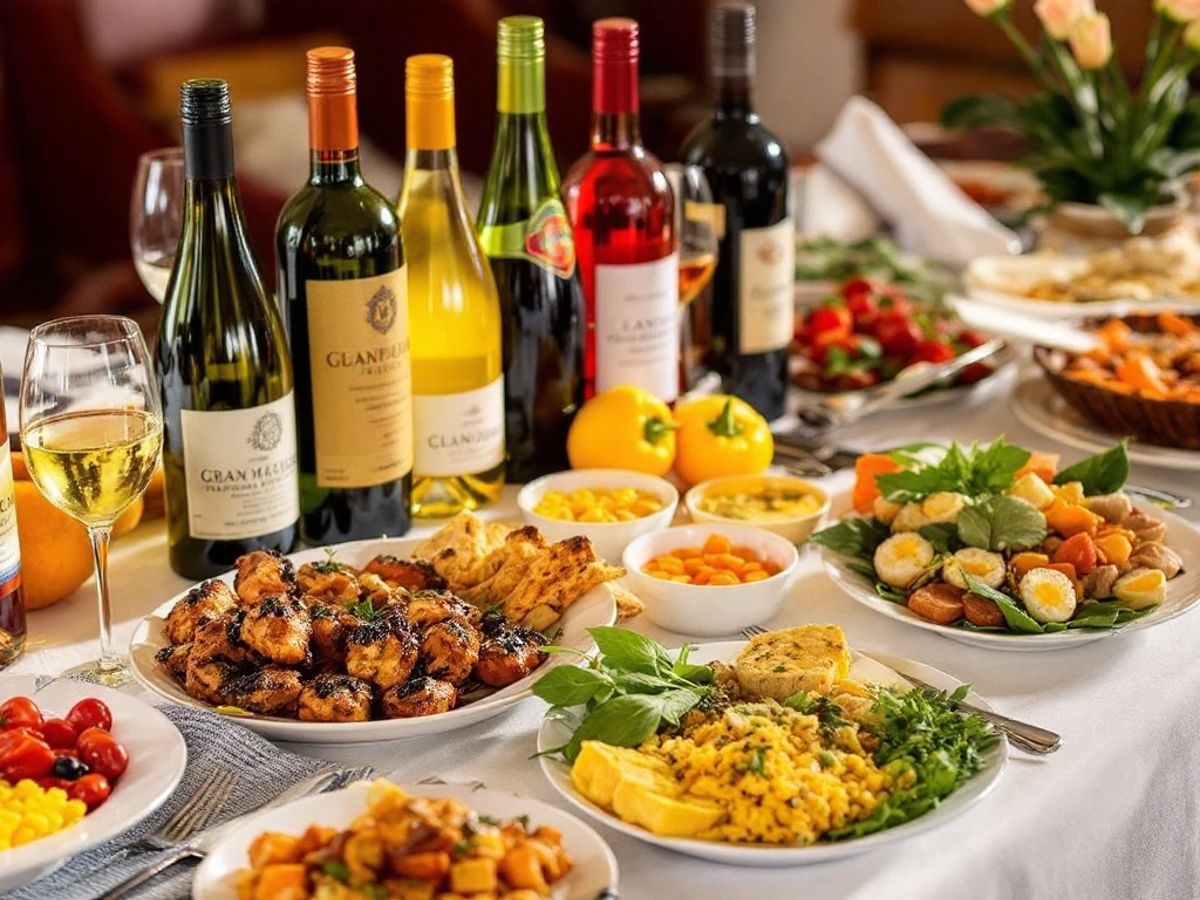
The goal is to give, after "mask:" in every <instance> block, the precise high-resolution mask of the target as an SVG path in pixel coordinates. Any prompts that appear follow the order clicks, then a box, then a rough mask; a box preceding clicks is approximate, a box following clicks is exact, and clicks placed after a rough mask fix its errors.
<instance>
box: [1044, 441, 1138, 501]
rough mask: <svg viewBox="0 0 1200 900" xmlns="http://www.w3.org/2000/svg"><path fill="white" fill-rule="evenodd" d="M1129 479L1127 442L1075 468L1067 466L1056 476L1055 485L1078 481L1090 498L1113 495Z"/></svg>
mask: <svg viewBox="0 0 1200 900" xmlns="http://www.w3.org/2000/svg"><path fill="white" fill-rule="evenodd" d="M1127 478H1129V454H1128V453H1127V452H1126V449H1125V441H1121V443H1119V444H1117V445H1116V446H1115V447H1112V448H1110V449H1108V450H1105V451H1104V452H1103V453H1097V454H1096V455H1095V456H1089V457H1087V458H1086V459H1081V460H1080V461H1079V462H1077V463H1075V464H1074V465H1073V466H1067V467H1066V468H1065V469H1063V470H1062V471H1061V472H1059V473H1058V474H1057V475H1055V476H1054V483H1055V484H1068V483H1070V482H1072V481H1078V482H1080V483H1081V484H1082V485H1083V493H1084V495H1085V496H1088V497H1095V496H1098V495H1100V494H1112V493H1115V492H1117V491H1119V490H1120V489H1121V488H1122V487H1124V486H1125V481H1126V479H1127Z"/></svg>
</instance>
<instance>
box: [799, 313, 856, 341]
mask: <svg viewBox="0 0 1200 900" xmlns="http://www.w3.org/2000/svg"><path fill="white" fill-rule="evenodd" d="M853 327H854V317H853V316H852V315H850V310H848V309H846V307H844V306H818V307H817V308H816V309H814V310H813V311H812V312H811V313H809V316H808V333H809V335H810V336H811V337H812V338H813V339H814V340H815V339H816V338H817V336H818V335H822V334H826V333H828V332H833V333H836V334H842V335H845V334H849V333H850V332H851V330H852V329H853Z"/></svg>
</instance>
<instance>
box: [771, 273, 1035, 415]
mask: <svg viewBox="0 0 1200 900" xmlns="http://www.w3.org/2000/svg"><path fill="white" fill-rule="evenodd" d="M988 339H989V338H988V335H984V334H980V333H979V332H977V331H972V330H971V329H969V328H967V327H966V326H965V325H964V324H963V323H962V322H960V321H959V320H958V319H957V318H955V316H954V314H953V312H952V311H951V310H950V309H949V308H948V307H946V306H945V305H943V304H941V303H938V302H935V301H929V300H921V299H916V298H913V297H910V296H908V295H907V294H906V293H905V292H904V290H903V288H901V287H899V286H897V285H893V284H887V283H885V282H879V281H871V280H868V279H866V278H852V279H850V280H848V281H846V282H844V283H843V284H841V285H840V286H839V287H838V288H837V289H836V291H835V292H834V293H831V294H830V295H829V296H827V297H826V298H825V299H824V300H822V301H821V302H819V303H818V304H817V305H815V306H813V307H812V308H810V309H809V310H808V311H807V313H806V314H805V315H803V316H801V317H799V318H798V319H797V324H796V334H795V339H794V341H793V344H792V359H791V369H790V371H791V378H792V383H793V384H795V385H796V386H797V387H798V388H800V389H801V390H802V391H810V392H815V393H821V394H829V393H840V392H845V391H860V390H865V389H867V388H870V387H873V386H875V385H877V384H879V383H881V382H884V381H890V380H891V379H893V378H895V377H896V375H897V374H899V373H900V371H901V370H903V369H905V368H906V367H908V366H911V365H914V364H916V363H920V362H929V363H941V362H948V361H950V360H952V359H954V358H955V357H956V356H958V355H959V354H961V353H965V352H966V351H967V350H970V349H971V348H973V347H978V346H979V345H980V344H982V343H984V342H985V341H987V340H988ZM1012 358H1013V354H1012V353H1011V351H1010V350H1008V348H1005V350H1004V351H1002V352H1001V353H999V354H996V355H995V356H994V357H993V358H992V359H989V360H985V361H983V362H977V363H974V364H972V365H969V366H967V367H966V368H964V369H963V370H962V371H961V372H959V373H958V375H957V376H956V377H955V378H954V379H953V380H952V381H951V382H950V383H948V384H945V385H938V386H936V387H934V388H930V389H928V390H927V391H926V392H923V393H922V394H921V395H918V397H917V398H906V399H905V402H911V401H914V400H917V399H924V398H925V397H926V396H928V397H929V398H930V400H931V401H932V400H933V398H935V397H936V398H937V399H938V400H941V399H950V398H951V397H954V396H959V395H961V393H963V392H964V391H965V390H969V389H971V388H972V387H974V385H976V384H978V383H980V382H981V381H984V380H986V379H988V378H990V377H991V376H993V375H994V374H996V372H997V371H998V370H999V369H1000V368H1002V367H1003V366H1004V365H1006V364H1007V362H1008V361H1010V360H1011V359H1012ZM955 388H960V389H962V390H954V389H955Z"/></svg>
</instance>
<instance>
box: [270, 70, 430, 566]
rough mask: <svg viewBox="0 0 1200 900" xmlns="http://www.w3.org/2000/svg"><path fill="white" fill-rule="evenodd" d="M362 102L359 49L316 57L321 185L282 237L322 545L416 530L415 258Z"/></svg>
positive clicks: (311, 106) (295, 206)
mask: <svg viewBox="0 0 1200 900" xmlns="http://www.w3.org/2000/svg"><path fill="white" fill-rule="evenodd" d="M355 92H356V77H355V70H354V51H352V50H349V49H347V48H345V47H318V48H316V49H314V50H310V51H308V55H307V93H308V116H309V119H308V136H309V149H310V159H311V165H310V169H309V179H308V183H307V184H305V185H304V187H302V188H301V189H300V190H299V191H297V192H296V194H295V195H294V196H293V197H292V198H291V200H289V201H288V203H287V205H286V206H284V208H283V212H282V213H280V216H279V225H278V228H277V229H276V236H275V240H276V248H275V249H276V258H277V260H278V263H279V282H278V283H279V297H280V306H281V307H282V308H283V310H284V315H285V319H286V323H287V329H288V337H289V339H290V342H291V349H292V358H293V360H294V363H295V369H296V422H297V431H298V439H299V441H298V448H297V449H298V451H299V458H300V510H301V526H302V528H301V530H302V532H303V535H304V539H305V541H307V542H308V543H309V544H327V543H331V542H337V541H349V540H357V539H360V538H369V537H379V536H380V535H383V534H388V535H400V534H404V533H405V532H406V531H408V527H409V523H410V521H411V518H410V514H409V501H410V498H411V492H412V467H413V437H412V368H411V361H410V359H409V346H408V280H407V277H406V272H405V268H404V249H403V246H402V244H401V240H400V222H399V219H398V218H397V216H396V211H395V209H394V208H393V207H392V205H391V203H390V202H389V201H388V199H387V198H386V197H384V196H383V194H381V193H379V192H378V191H377V190H375V188H373V187H371V186H370V185H369V184H367V183H366V182H364V181H363V177H362V174H361V172H360V171H359V164H358V117H357V110H356V107H355Z"/></svg>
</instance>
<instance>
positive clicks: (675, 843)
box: [538, 641, 1008, 867]
mask: <svg viewBox="0 0 1200 900" xmlns="http://www.w3.org/2000/svg"><path fill="white" fill-rule="evenodd" d="M745 645H746V642H745V641H721V642H717V643H709V644H695V645H693V647H692V651H691V654H690V656H689V657H688V660H689V661H690V662H694V663H708V662H713V661H715V660H726V661H732V660H733V659H734V658H735V657H736V656H737V654H738V652H739V651H740V650H741V649H742V647H744V646H745ZM852 652H853V665H852V666H851V669H850V674H851V676H852V677H855V678H860V679H862V680H864V681H868V682H873V683H877V684H894V685H897V686H900V687H907V686H908V682H906V681H904V679H903V678H901V677H900V676H898V675H897V674H896V670H899V671H906V672H908V673H909V674H910V675H912V676H914V677H915V678H920V679H921V680H922V681H925V682H928V683H929V684H931V685H933V686H934V687H937V688H941V689H942V690H947V691H949V690H953V689H955V688H957V687H958V686H959V685H961V684H962V683H963V682H962V681H960V680H959V679H957V678H955V677H953V676H952V675H947V674H946V673H945V672H942V671H939V670H938V669H935V668H933V667H931V666H926V665H923V664H922V663H918V662H913V661H912V660H909V659H904V658H902V657H899V656H891V655H890V654H887V653H878V652H876V651H874V650H864V651H857V650H855V651H852ZM672 655H674V654H673V653H672ZM966 699H967V700H968V701H969V702H971V703H973V704H975V705H976V706H978V707H980V708H981V709H987V710H990V709H991V707H990V706H988V704H987V702H986V701H985V700H984V699H983V698H982V697H980V696H979V695H978V694H976V693H975V692H973V691H972V692H971V693H969V694H968V695H967V698H966ZM570 737H571V730H570V728H569V727H568V726H567V724H566V723H565V722H564V721H563V720H562V719H558V718H549V717H547V718H545V719H543V720H542V726H541V728H540V729H539V730H538V751H539V752H545V751H547V750H550V749H552V748H554V747H561V746H562V745H563V744H565V743H567V741H568V740H570ZM539 759H540V761H541V764H542V772H543V773H545V775H546V778H547V779H549V781H550V783H551V784H552V785H554V789H555V790H557V791H558V792H559V793H560V794H562V795H563V796H564V797H566V798H567V800H569V801H570V802H571V803H573V804H575V806H577V807H578V808H579V809H581V810H583V811H584V812H585V813H587V814H588V815H589V816H591V817H592V818H593V819H595V820H596V821H598V822H602V823H604V824H605V825H607V826H608V827H609V828H613V829H615V830H616V831H619V832H621V833H622V834H627V835H629V836H630V837H633V838H637V839H638V840H639V841H645V842H646V843H648V844H657V845H658V846H660V847H666V848H667V849H669V850H675V851H677V852H679V853H686V854H687V855H688V856H695V857H698V858H700V859H707V860H711V861H712V862H719V863H730V864H732V865H739V866H759V867H781V866H801V865H807V864H809V863H819V862H828V861H830V860H834V859H843V858H845V857H848V856H856V855H858V854H859V853H865V852H866V851H868V850H872V849H875V848H877V847H882V846H886V845H889V844H894V843H896V842H897V841H903V840H904V839H906V838H909V837H913V836H914V835H918V834H921V833H923V832H926V831H929V830H930V829H931V828H937V827H938V826H939V825H942V824H945V823H946V822H948V821H949V820H950V819H953V818H954V817H955V816H957V815H959V814H960V813H962V812H965V811H966V810H967V809H968V808H970V807H971V806H974V805H975V804H976V803H978V802H979V801H980V800H982V799H983V797H984V795H985V794H987V793H988V792H989V791H990V790H991V789H992V788H993V787H995V785H996V782H997V781H998V780H999V778H1000V773H1001V772H1002V771H1003V770H1004V766H1005V764H1006V763H1007V762H1008V744H1007V743H1006V742H1005V741H1004V740H1003V738H1002V739H1000V740H998V741H997V742H996V743H995V745H994V746H993V747H992V748H991V749H990V750H989V751H988V752H987V755H986V756H985V758H984V766H983V769H982V770H981V771H979V772H977V773H976V774H975V776H974V777H973V778H971V779H970V780H969V781H967V783H966V784H963V785H962V786H960V787H959V789H958V790H956V791H955V792H954V793H953V794H951V795H950V796H949V797H947V798H945V799H944V800H943V801H942V802H941V803H939V804H938V805H937V806H936V807H935V808H934V809H933V810H932V811H931V812H928V813H926V814H925V815H923V816H921V817H920V818H918V819H913V820H912V821H911V822H905V823H904V824H903V825H897V826H896V827H894V828H888V829H886V830H884V831H880V832H876V833H875V834H870V835H867V836H866V837H861V838H853V839H850V840H845V841H837V842H834V843H817V844H809V845H807V846H768V845H762V844H734V843H726V842H721V841H705V840H700V839H698V838H671V837H660V836H658V835H656V834H652V833H651V832H649V831H647V830H646V829H644V828H640V827H638V826H637V825H631V824H629V823H628V822H625V821H624V820H622V819H621V818H619V817H618V816H616V815H614V814H613V813H611V812H609V811H608V810H606V809H604V808H602V807H600V806H597V805H596V804H595V803H592V802H591V801H590V800H588V799H587V798H586V797H584V796H583V795H582V794H580V793H579V792H578V791H576V790H575V785H574V784H572V782H571V769H570V766H568V765H567V764H566V763H565V762H563V760H562V759H560V758H558V757H551V756H542V757H539Z"/></svg>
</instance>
